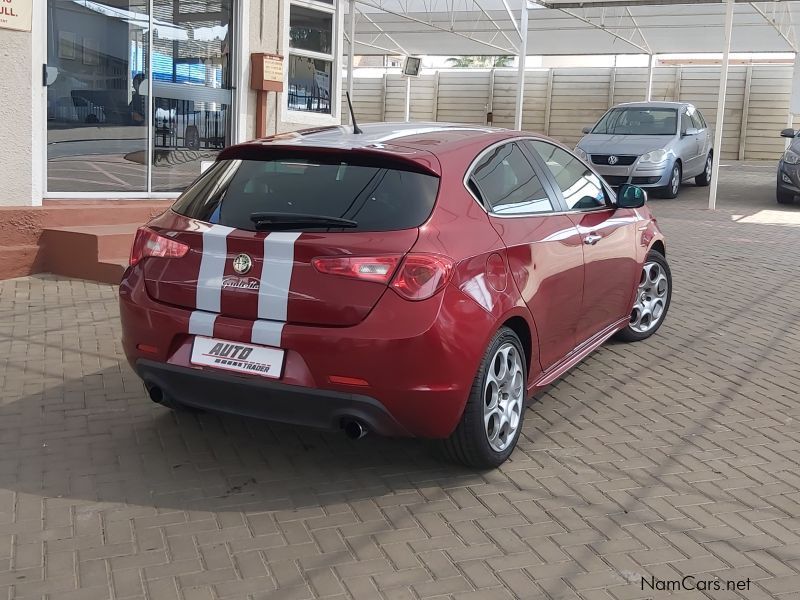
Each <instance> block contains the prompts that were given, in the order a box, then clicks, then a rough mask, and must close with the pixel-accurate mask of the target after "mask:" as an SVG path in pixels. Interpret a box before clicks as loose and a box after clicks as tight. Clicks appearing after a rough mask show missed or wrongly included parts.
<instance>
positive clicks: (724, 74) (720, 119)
mask: <svg viewBox="0 0 800 600" xmlns="http://www.w3.org/2000/svg"><path fill="white" fill-rule="evenodd" d="M733 4H734V0H726V3H725V48H724V49H723V53H722V70H721V72H720V74H719V99H718V101H717V122H716V123H715V124H714V161H713V163H712V167H711V169H712V171H711V189H710V190H709V193H708V208H709V210H715V209H716V208H717V189H718V187H719V162H720V157H721V156H722V129H723V127H724V125H725V94H726V92H727V90H728V65H729V63H730V58H731V36H732V35H733Z"/></svg>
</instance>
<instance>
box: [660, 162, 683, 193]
mask: <svg viewBox="0 0 800 600" xmlns="http://www.w3.org/2000/svg"><path fill="white" fill-rule="evenodd" d="M682 181H683V169H681V163H679V162H676V163H675V164H674V165H672V173H671V174H670V176H669V183H668V184H667V185H666V187H663V188H661V194H662V196H663V197H664V198H668V199H670V200H672V199H673V198H677V197H678V192H680V191H681V182H682Z"/></svg>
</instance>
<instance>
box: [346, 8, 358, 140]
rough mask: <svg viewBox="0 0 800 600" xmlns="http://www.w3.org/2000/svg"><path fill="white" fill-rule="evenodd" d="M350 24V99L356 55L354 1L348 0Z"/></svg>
mask: <svg viewBox="0 0 800 600" xmlns="http://www.w3.org/2000/svg"><path fill="white" fill-rule="evenodd" d="M349 17H350V22H349V23H348V25H349V37H350V45H349V47H348V48H347V93H348V94H350V98H351V99H352V98H353V69H354V67H355V65H354V64H353V63H354V62H355V55H356V0H350V15H349ZM352 121H353V117H352V116H350V122H351V123H350V124H351V125H352Z"/></svg>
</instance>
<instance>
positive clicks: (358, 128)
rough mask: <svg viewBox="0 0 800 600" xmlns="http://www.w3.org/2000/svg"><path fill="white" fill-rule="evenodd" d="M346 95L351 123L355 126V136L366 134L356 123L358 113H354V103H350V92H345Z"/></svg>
mask: <svg viewBox="0 0 800 600" xmlns="http://www.w3.org/2000/svg"><path fill="white" fill-rule="evenodd" d="M344 95H345V96H347V106H349V107H350V122H351V123H352V124H353V134H354V135H358V134H359V133H364V132H363V131H361V128H360V127H359V126H358V123H356V113H355V112H353V103H352V102H350V92H345V93H344Z"/></svg>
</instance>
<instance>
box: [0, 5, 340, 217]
mask: <svg viewBox="0 0 800 600" xmlns="http://www.w3.org/2000/svg"><path fill="white" fill-rule="evenodd" d="M15 1H18V2H19V1H22V0H15ZM27 2H29V3H32V14H33V18H32V29H31V31H29V32H28V31H12V30H8V29H2V28H0V82H2V83H0V85H2V88H3V99H4V102H3V103H0V119H1V120H2V123H3V135H2V140H3V144H2V149H0V153H2V157H3V159H2V162H3V171H4V185H3V186H2V187H1V188H0V205H5V206H37V205H39V204H41V203H42V200H43V199H48V198H65V199H68V198H82V199H92V198H97V199H106V198H108V199H112V198H114V199H116V198H169V197H172V196H174V195H176V194H177V193H179V192H180V190H182V189H183V188H184V187H185V186H186V185H187V184H188V183H190V182H191V181H192V180H194V179H195V178H196V177H197V176H198V175H199V174H200V172H201V169H202V167H203V164H204V163H206V162H207V161H213V160H214V158H215V157H216V155H217V154H218V153H219V151H220V150H221V149H222V148H224V147H225V146H228V145H230V144H232V143H237V142H240V141H244V140H246V139H251V138H252V137H254V135H255V131H256V122H255V119H256V112H257V111H256V109H257V105H256V103H257V95H256V93H255V91H253V90H251V89H250V55H251V54H252V53H259V52H265V53H270V54H278V55H281V56H283V90H284V91H283V92H282V93H277V92H270V93H267V94H266V96H267V98H266V104H267V106H266V111H265V114H266V121H267V123H266V131H267V132H269V133H273V132H282V131H289V130H293V129H298V128H301V127H307V126H317V125H329V124H338V123H340V122H341V118H340V110H341V101H340V98H341V85H342V78H341V61H342V46H343V35H342V30H343V27H342V23H343V13H344V12H345V11H344V10H343V7H344V4H343V3H342V2H341V1H340V0H27ZM0 27H2V24H0Z"/></svg>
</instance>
